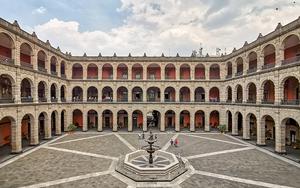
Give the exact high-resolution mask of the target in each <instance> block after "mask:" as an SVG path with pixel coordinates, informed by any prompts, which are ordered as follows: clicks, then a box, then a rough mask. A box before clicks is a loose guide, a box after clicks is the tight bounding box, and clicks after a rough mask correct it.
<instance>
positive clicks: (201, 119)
mask: <svg viewBox="0 0 300 188" xmlns="http://www.w3.org/2000/svg"><path fill="white" fill-rule="evenodd" d="M194 122H195V129H196V130H197V129H199V130H204V127H205V112H204V111H203V110H197V111H196V112H195V120H194Z"/></svg>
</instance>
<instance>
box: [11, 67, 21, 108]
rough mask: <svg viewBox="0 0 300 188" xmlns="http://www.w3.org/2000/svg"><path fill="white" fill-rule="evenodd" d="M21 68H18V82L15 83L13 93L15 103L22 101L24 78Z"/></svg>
mask: <svg viewBox="0 0 300 188" xmlns="http://www.w3.org/2000/svg"><path fill="white" fill-rule="evenodd" d="M19 75H20V69H17V77H16V82H15V83H14V85H13V88H12V90H13V92H14V93H13V94H14V99H15V103H21V82H22V80H21V79H20V76H19Z"/></svg>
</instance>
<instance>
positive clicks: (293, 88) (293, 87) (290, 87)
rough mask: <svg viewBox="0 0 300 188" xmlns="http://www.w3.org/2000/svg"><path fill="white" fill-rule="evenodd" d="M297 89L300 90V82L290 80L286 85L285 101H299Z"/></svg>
mask: <svg viewBox="0 0 300 188" xmlns="http://www.w3.org/2000/svg"><path fill="white" fill-rule="evenodd" d="M297 88H299V82H298V81H297V80H296V79H291V78H290V79H288V80H286V82H285V84H284V99H288V100H295V99H297Z"/></svg>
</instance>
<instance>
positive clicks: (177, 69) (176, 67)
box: [175, 65, 180, 80]
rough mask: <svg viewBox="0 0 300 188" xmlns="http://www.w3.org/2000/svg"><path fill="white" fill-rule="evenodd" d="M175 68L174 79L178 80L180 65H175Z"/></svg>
mask: <svg viewBox="0 0 300 188" xmlns="http://www.w3.org/2000/svg"><path fill="white" fill-rule="evenodd" d="M175 69H176V80H180V66H178V65H175Z"/></svg>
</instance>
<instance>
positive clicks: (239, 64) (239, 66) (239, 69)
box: [235, 57, 244, 76]
mask: <svg viewBox="0 0 300 188" xmlns="http://www.w3.org/2000/svg"><path fill="white" fill-rule="evenodd" d="M235 63H236V76H240V75H243V72H244V60H243V58H242V57H238V58H237V59H236V62H235Z"/></svg>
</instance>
